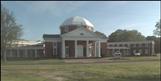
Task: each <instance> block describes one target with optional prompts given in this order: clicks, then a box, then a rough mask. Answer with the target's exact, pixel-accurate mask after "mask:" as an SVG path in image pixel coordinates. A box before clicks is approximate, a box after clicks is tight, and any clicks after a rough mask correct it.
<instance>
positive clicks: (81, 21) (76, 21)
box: [61, 16, 94, 27]
mask: <svg viewBox="0 0 161 81" xmlns="http://www.w3.org/2000/svg"><path fill="white" fill-rule="evenodd" d="M68 25H80V26H82V25H84V26H90V27H94V25H93V24H92V23H91V22H90V21H88V20H87V19H86V18H83V17H80V16H74V17H71V18H69V19H67V20H65V21H64V22H63V23H62V24H61V26H68Z"/></svg>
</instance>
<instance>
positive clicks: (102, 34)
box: [95, 31, 107, 38]
mask: <svg viewBox="0 0 161 81" xmlns="http://www.w3.org/2000/svg"><path fill="white" fill-rule="evenodd" d="M95 33H96V34H97V35H99V36H101V37H102V38H107V36H106V35H105V34H104V33H101V32H99V31H95Z"/></svg>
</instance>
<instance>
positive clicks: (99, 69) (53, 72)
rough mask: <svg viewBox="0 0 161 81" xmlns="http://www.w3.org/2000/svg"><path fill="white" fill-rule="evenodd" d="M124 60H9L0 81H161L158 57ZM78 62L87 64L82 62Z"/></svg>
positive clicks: (2, 70)
mask: <svg viewBox="0 0 161 81" xmlns="http://www.w3.org/2000/svg"><path fill="white" fill-rule="evenodd" d="M124 59H125V60H110V59H109V58H101V59H65V60H59V59H49V60H34V61H9V62H7V63H5V64H4V63H2V62H1V80H2V81H160V58H159V56H158V57H125V58H124ZM81 60H82V61H87V62H85V63H81V62H80V61H81ZM102 60H103V61H102ZM70 61H71V62H70ZM72 61H73V62H72ZM96 61H99V63H98V62H96Z"/></svg>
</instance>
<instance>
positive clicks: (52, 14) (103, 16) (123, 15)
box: [1, 1, 160, 41]
mask: <svg viewBox="0 0 161 81" xmlns="http://www.w3.org/2000/svg"><path fill="white" fill-rule="evenodd" d="M1 4H2V5H3V6H4V7H6V8H7V9H9V10H10V11H11V12H13V15H14V16H15V18H16V22H17V23H18V24H21V25H22V28H23V36H22V38H23V39H26V40H32V41H36V40H43V38H42V36H43V34H59V33H60V29H59V26H60V25H61V24H62V23H63V22H64V21H65V20H66V19H67V18H70V17H73V16H81V17H84V18H86V19H87V20H89V21H90V22H91V23H92V24H93V25H94V26H95V27H94V30H95V31H100V32H102V33H104V34H106V35H107V36H109V35H110V34H111V33H112V32H114V31H116V30H117V29H127V30H133V29H135V30H137V31H139V32H141V34H142V35H144V36H151V35H153V30H154V29H155V24H156V22H158V21H159V19H160V2H159V1H1Z"/></svg>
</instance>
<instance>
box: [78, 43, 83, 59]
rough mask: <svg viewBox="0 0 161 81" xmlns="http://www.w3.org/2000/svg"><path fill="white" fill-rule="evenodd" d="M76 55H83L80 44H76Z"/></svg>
mask: <svg viewBox="0 0 161 81" xmlns="http://www.w3.org/2000/svg"><path fill="white" fill-rule="evenodd" d="M77 55H78V57H83V46H82V45H78V46H77Z"/></svg>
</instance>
